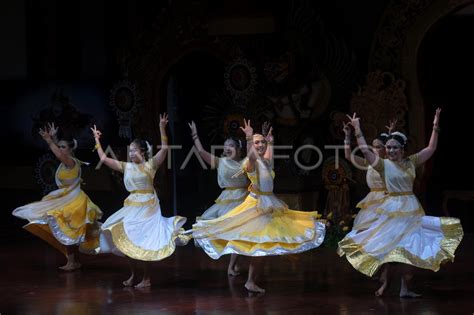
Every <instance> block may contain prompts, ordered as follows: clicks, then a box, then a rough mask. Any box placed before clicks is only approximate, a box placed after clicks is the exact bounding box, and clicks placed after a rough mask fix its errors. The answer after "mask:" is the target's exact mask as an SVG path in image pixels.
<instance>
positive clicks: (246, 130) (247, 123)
mask: <svg viewBox="0 0 474 315" xmlns="http://www.w3.org/2000/svg"><path fill="white" fill-rule="evenodd" d="M240 129H242V131H243V132H244V133H245V137H246V138H250V137H252V136H253V128H252V127H251V126H250V119H249V120H245V118H244V127H242V126H241V127H240Z"/></svg>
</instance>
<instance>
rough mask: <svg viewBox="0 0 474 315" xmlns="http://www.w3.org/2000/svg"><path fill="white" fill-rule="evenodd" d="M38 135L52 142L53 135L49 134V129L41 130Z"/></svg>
mask: <svg viewBox="0 0 474 315" xmlns="http://www.w3.org/2000/svg"><path fill="white" fill-rule="evenodd" d="M38 133H39V135H40V136H41V138H43V139H44V140H45V141H48V140H51V135H50V134H49V132H48V129H47V127H44V128H40V129H39V132H38Z"/></svg>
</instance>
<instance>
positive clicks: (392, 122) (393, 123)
mask: <svg viewBox="0 0 474 315" xmlns="http://www.w3.org/2000/svg"><path fill="white" fill-rule="evenodd" d="M396 126H397V120H396V119H395V120H389V121H388V126H385V128H387V130H388V134H391V133H392V132H394V131H395V127H396Z"/></svg>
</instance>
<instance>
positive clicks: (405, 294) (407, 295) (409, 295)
mask: <svg viewBox="0 0 474 315" xmlns="http://www.w3.org/2000/svg"><path fill="white" fill-rule="evenodd" d="M400 297H401V298H413V299H416V298H420V297H422V295H421V294H418V293H415V292H413V291H408V290H403V291H400Z"/></svg>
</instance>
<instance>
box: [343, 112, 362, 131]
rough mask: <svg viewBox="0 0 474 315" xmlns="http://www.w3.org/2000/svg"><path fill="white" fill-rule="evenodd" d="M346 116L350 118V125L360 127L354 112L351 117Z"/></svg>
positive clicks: (355, 127)
mask: <svg viewBox="0 0 474 315" xmlns="http://www.w3.org/2000/svg"><path fill="white" fill-rule="evenodd" d="M346 116H347V117H348V118H349V119H350V120H351V122H350V124H351V125H352V127H354V129H358V128H360V118H359V117H357V114H356V113H354V114H353V115H352V117H351V116H349V115H346Z"/></svg>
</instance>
